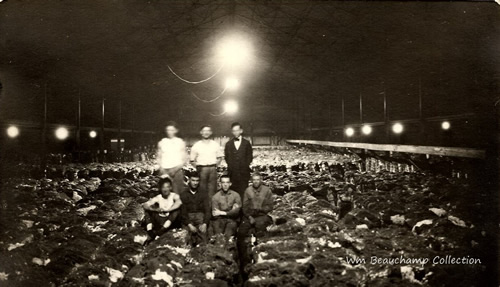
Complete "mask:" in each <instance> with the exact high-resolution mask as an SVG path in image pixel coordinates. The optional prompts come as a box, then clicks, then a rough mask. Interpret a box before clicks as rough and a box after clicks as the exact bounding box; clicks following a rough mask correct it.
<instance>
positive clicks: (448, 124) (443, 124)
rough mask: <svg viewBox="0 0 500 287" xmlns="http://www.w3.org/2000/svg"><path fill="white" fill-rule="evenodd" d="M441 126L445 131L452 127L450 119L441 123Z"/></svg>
mask: <svg viewBox="0 0 500 287" xmlns="http://www.w3.org/2000/svg"><path fill="white" fill-rule="evenodd" d="M441 128H442V129H443V130H445V131H447V130H449V129H450V128H451V124H450V122H448V121H444V122H442V123H441Z"/></svg>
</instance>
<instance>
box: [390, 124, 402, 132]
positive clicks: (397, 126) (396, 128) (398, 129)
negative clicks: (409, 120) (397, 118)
mask: <svg viewBox="0 0 500 287" xmlns="http://www.w3.org/2000/svg"><path fill="white" fill-rule="evenodd" d="M403 129H404V128H403V125H402V124H400V123H395V124H394V125H392V131H393V132H394V133H395V134H400V133H402V132H403Z"/></svg>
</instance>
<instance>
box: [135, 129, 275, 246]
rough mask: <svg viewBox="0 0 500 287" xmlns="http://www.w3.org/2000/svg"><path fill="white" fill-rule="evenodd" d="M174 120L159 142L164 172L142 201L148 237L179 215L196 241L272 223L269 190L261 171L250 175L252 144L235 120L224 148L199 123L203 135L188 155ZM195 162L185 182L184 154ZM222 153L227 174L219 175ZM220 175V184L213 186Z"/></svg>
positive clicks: (244, 234) (240, 233)
mask: <svg viewBox="0 0 500 287" xmlns="http://www.w3.org/2000/svg"><path fill="white" fill-rule="evenodd" d="M178 131H179V129H178V127H177V124H176V123H174V122H169V123H168V124H167V126H166V134H167V137H166V138H164V139H162V140H161V141H160V142H159V143H158V157H157V159H158V164H159V166H160V172H161V174H162V178H161V179H160V182H159V185H158V188H159V194H158V195H157V196H155V197H153V198H151V199H150V200H149V201H147V202H145V203H144V204H143V207H144V209H145V210H146V211H147V213H148V214H149V218H150V220H149V223H148V224H147V230H148V232H149V233H150V237H151V238H152V239H154V238H155V237H156V235H159V234H160V233H163V232H165V231H167V230H168V229H169V228H171V226H172V224H174V223H175V222H176V221H178V220H180V222H181V224H182V226H183V228H185V229H186V230H187V231H188V234H189V237H188V243H189V244H191V245H197V244H199V243H204V242H206V241H207V239H208V237H209V236H211V235H216V234H224V235H225V236H226V237H227V238H231V237H233V236H235V235H236V237H237V240H238V242H240V243H241V242H242V241H244V240H245V238H246V237H248V236H249V234H250V233H252V232H254V233H256V234H258V233H262V232H264V231H265V230H266V227H267V226H269V225H270V224H271V223H272V220H271V218H270V217H269V215H268V213H269V212H271V211H272V209H273V199H272V193H271V190H270V189H269V188H268V187H267V186H265V185H263V183H262V177H261V175H260V174H258V173H256V174H253V175H252V176H251V179H252V184H251V185H250V186H249V180H250V173H251V169H250V164H251V162H252V159H253V154H252V145H251V144H250V142H249V141H248V140H246V139H244V138H243V137H242V134H243V128H242V126H241V124H239V123H233V124H232V125H231V131H232V134H233V136H234V137H233V138H232V139H231V140H230V141H228V142H227V143H226V146H225V148H224V152H222V150H221V148H220V146H219V144H218V143H217V142H216V141H214V140H213V139H212V138H211V137H212V128H211V127H210V126H208V125H205V126H203V127H201V129H200V134H201V137H202V139H201V140H200V141H198V142H196V143H195V144H194V145H193V147H192V148H191V153H190V155H189V157H188V154H187V152H186V144H185V142H184V141H183V140H182V139H180V138H178V137H177V133H178ZM188 158H189V160H190V161H191V163H192V164H193V166H195V167H196V172H192V173H190V174H189V175H188V178H189V181H188V185H187V186H186V185H185V184H184V172H183V166H184V165H185V164H186V162H187V160H188ZM223 158H224V159H225V161H226V163H227V166H228V169H227V174H224V175H222V176H221V177H220V178H219V179H218V175H217V167H218V165H219V164H220V163H221V161H222V159H223ZM218 180H219V183H220V190H217V187H218Z"/></svg>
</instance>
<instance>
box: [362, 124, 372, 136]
mask: <svg viewBox="0 0 500 287" xmlns="http://www.w3.org/2000/svg"><path fill="white" fill-rule="evenodd" d="M361 131H362V132H363V134H365V135H369V134H371V133H372V127H371V126H368V125H365V126H363V128H362V129H361Z"/></svg>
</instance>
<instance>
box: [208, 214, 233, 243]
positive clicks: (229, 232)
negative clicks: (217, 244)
mask: <svg viewBox="0 0 500 287" xmlns="http://www.w3.org/2000/svg"><path fill="white" fill-rule="evenodd" d="M212 228H213V232H214V234H224V235H225V236H226V238H231V237H233V236H234V235H235V234H236V228H238V223H237V222H236V220H234V219H231V218H226V217H220V216H219V217H215V218H214V219H213V220H212Z"/></svg>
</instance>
